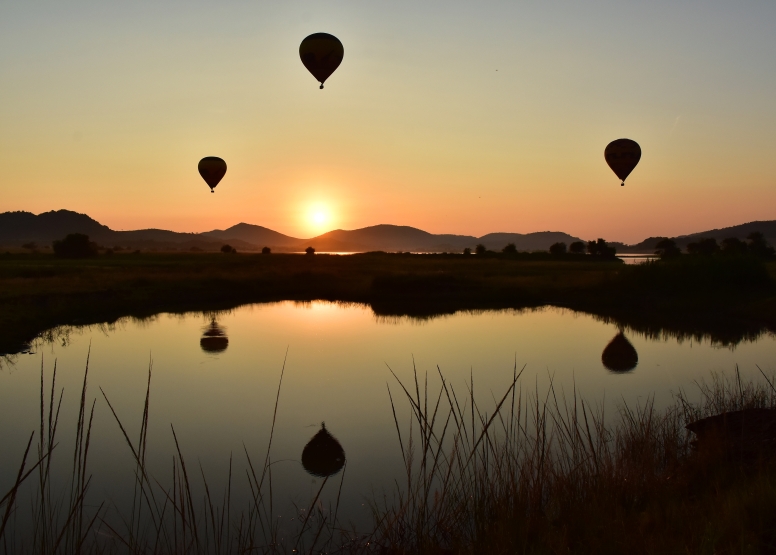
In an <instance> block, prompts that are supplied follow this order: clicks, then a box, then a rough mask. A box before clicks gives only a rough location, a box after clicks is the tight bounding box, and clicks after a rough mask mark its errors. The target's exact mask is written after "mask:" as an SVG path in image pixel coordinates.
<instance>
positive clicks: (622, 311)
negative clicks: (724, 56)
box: [0, 253, 776, 354]
mask: <svg viewBox="0 0 776 555" xmlns="http://www.w3.org/2000/svg"><path fill="white" fill-rule="evenodd" d="M682 258H683V259H682V260H679V261H673V262H667V263H666V262H656V263H650V264H647V265H635V266H628V265H625V264H622V263H621V262H620V261H617V260H612V259H597V258H595V257H591V256H585V255H577V256H573V255H568V256H562V257H557V256H556V257H553V256H550V255H548V254H546V253H533V254H528V253H520V254H518V255H513V256H510V257H506V256H502V255H494V256H486V257H478V256H474V255H472V256H465V255H459V254H447V255H445V254H441V255H440V254H435V255H409V254H387V253H366V254H359V255H351V256H334V255H320V254H316V255H313V256H305V255H288V254H272V255H268V256H267V255H253V254H251V255H243V254H237V255H221V254H218V255H215V254H154V253H151V254H121V255H113V256H99V257H95V258H91V259H82V260H62V259H56V258H54V257H53V256H49V255H11V256H7V255H6V256H5V257H0V305H1V306H2V311H0V353H5V354H13V353H18V352H20V351H23V350H24V349H25V346H26V345H27V344H28V343H29V342H30V341H32V340H33V339H34V338H36V337H38V336H39V335H40V334H42V333H44V332H45V331H46V330H49V329H52V328H56V327H57V326H63V325H90V324H99V323H111V322H115V321H116V320H118V319H119V318H122V317H126V316H129V317H137V318H145V317H150V316H153V315H155V314H159V313H162V312H171V313H183V312H199V311H216V310H227V309H231V308H235V307H237V306H240V305H244V304H251V303H262V302H277V301H284V300H289V301H314V300H326V301H332V302H343V303H360V304H365V305H369V306H370V307H371V308H372V310H373V311H374V312H375V314H376V315H378V316H399V317H403V316H406V317H411V318H421V319H427V318H433V317H435V316H439V315H444V314H453V313H456V312H459V311H479V310H500V309H532V308H538V307H541V306H555V307H561V308H567V309H570V310H574V311H580V312H586V313H589V314H592V315H593V316H595V317H597V318H601V319H604V320H606V321H610V322H613V323H615V324H617V325H619V326H623V327H629V328H632V329H635V330H637V331H639V332H642V333H645V334H647V335H650V336H658V335H663V334H668V335H675V336H677V337H695V338H703V337H705V338H709V339H711V340H712V341H715V342H718V343H721V344H723V345H735V344H736V343H738V342H740V341H744V340H751V339H754V338H756V337H757V336H759V335H760V334H762V333H769V332H771V333H773V332H776V286H775V285H774V278H773V276H774V275H776V264H774V263H764V262H762V261H760V260H757V259H753V258H749V257H734V258H729V257H728V258H726V257H682Z"/></svg>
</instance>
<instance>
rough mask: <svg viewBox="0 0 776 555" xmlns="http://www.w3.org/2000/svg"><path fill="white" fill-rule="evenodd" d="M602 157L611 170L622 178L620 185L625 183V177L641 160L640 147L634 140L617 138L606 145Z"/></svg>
mask: <svg viewBox="0 0 776 555" xmlns="http://www.w3.org/2000/svg"><path fill="white" fill-rule="evenodd" d="M604 158H606V163H607V164H609V167H610V168H612V171H613V172H614V173H615V174H616V175H617V177H619V178H620V180H622V185H625V178H626V177H628V176H629V175H630V172H632V171H633V168H635V167H636V164H638V163H639V160H641V147H640V146H639V143H637V142H636V141H631V140H630V139H617V140H616V141H612V142H611V143H609V144H608V145H606V150H604Z"/></svg>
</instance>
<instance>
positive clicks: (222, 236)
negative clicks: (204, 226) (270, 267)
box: [200, 223, 301, 247]
mask: <svg viewBox="0 0 776 555" xmlns="http://www.w3.org/2000/svg"><path fill="white" fill-rule="evenodd" d="M200 235H204V236H205V237H212V238H214V239H219V240H222V241H231V240H233V239H238V240H240V241H245V242H246V243H251V244H253V245H256V246H257V247H265V246H271V247H287V246H290V245H296V244H297V243H299V242H300V241H301V239H297V238H296V237H289V236H288V235H283V234H282V233H278V232H277V231H273V230H271V229H268V228H266V227H262V226H260V225H253V224H246V223H239V224H237V225H233V226H232V227H230V228H228V229H224V230H221V229H214V230H213V231H206V232H204V233H201V234H200Z"/></svg>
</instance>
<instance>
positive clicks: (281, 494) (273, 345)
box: [0, 302, 776, 525]
mask: <svg viewBox="0 0 776 555" xmlns="http://www.w3.org/2000/svg"><path fill="white" fill-rule="evenodd" d="M619 331H620V330H618V329H617V328H616V327H615V326H613V325H610V324H607V323H604V322H602V321H600V320H598V319H596V318H594V317H592V316H589V315H586V314H581V313H575V312H572V311H568V310H562V309H554V308H546V309H539V310H530V311H529V310H526V311H514V310H505V311H483V312H476V313H470V312H461V313H457V314H454V315H448V316H441V317H436V318H428V319H412V318H408V317H396V318H386V317H378V316H375V314H374V313H373V312H372V310H371V309H370V308H368V307H365V306H362V305H343V304H335V303H329V302H311V303H294V302H280V303H273V304H254V305H247V306H243V307H240V308H237V309H234V310H231V311H228V312H222V313H206V314H203V313H189V314H186V315H171V314H160V315H158V316H156V317H153V318H151V319H147V320H133V319H129V318H127V319H122V320H120V321H119V322H116V323H113V324H105V325H102V326H90V327H84V328H78V327H71V328H62V329H59V330H55V332H56V333H52V334H51V336H50V338H49V339H50V340H49V341H48V342H42V341H41V342H39V343H38V344H37V345H35V346H33V350H32V352H31V354H22V355H17V356H15V357H14V358H12V359H6V360H5V361H4V362H3V366H2V368H0V442H1V443H0V444H1V445H2V449H0V489H1V490H2V492H3V493H4V492H5V491H7V490H8V489H9V488H10V486H11V485H12V483H13V480H14V477H15V473H16V472H17V470H18V465H19V462H20V460H21V455H22V453H23V451H24V446H25V445H26V442H27V439H28V438H29V434H30V432H32V431H33V430H37V429H38V427H39V426H40V412H39V410H40V409H39V388H40V371H41V365H42V366H43V369H44V379H45V382H46V384H47V385H46V388H47V395H48V388H50V385H51V375H52V370H53V366H54V362H55V361H56V364H57V384H56V388H57V391H58V390H59V389H60V388H61V387H64V397H63V402H62V409H61V415H60V429H59V431H58V434H59V439H60V447H59V448H58V449H59V452H58V453H57V455H56V456H57V457H59V461H60V463H61V465H60V466H61V470H60V472H61V475H60V477H61V478H65V477H66V476H67V475H68V472H69V471H70V466H69V465H70V462H69V461H72V441H73V434H74V428H75V424H76V415H77V410H78V402H79V396H80V390H81V383H82V381H83V372H84V367H85V364H86V360H87V355H89V352H90V350H91V354H90V355H89V377H88V383H89V390H88V398H89V403H90V404H91V399H94V398H96V399H97V403H96V409H95V420H94V421H95V423H94V428H93V432H92V438H91V442H92V446H91V452H90V461H91V462H90V471H91V472H92V473H93V474H94V479H93V484H92V488H91V496H92V502H94V501H95V500H100V501H101V500H103V499H111V500H113V501H114V502H116V503H117V504H119V505H121V503H122V501H123V500H125V499H127V498H129V496H130V495H131V489H132V472H133V465H132V459H131V456H130V454H129V450H128V448H127V446H126V444H125V442H124V439H123V437H122V436H121V433H120V432H119V430H118V426H117V424H116V422H115V421H114V419H113V416H112V415H111V413H110V411H109V409H108V407H107V404H106V403H105V401H104V399H103V398H102V395H101V394H100V392H99V388H102V389H103V390H104V392H105V394H106V395H107V396H108V398H109V399H110V401H111V402H112V403H113V406H114V408H115V409H116V411H117V413H118V415H119V417H120V418H121V419H122V421H123V423H124V425H125V427H126V428H127V432H128V434H129V435H130V437H131V438H133V440H135V439H136V438H137V435H138V434H139V426H140V420H141V415H142V410H143V401H144V395H145V386H146V380H147V374H148V367H149V362H152V365H153V375H152V381H151V396H150V431H149V453H148V459H149V466H150V468H151V471H152V473H153V474H154V475H155V476H157V477H158V478H159V480H160V481H165V480H169V479H170V474H171V468H170V467H171V462H170V461H171V459H172V456H173V453H174V443H173V441H172V434H171V430H170V425H171V424H172V425H173V426H174V427H175V431H176V433H177V436H178V440H179V442H180V445H181V449H182V452H183V454H184V457H186V460H187V464H188V465H189V467H190V469H191V470H190V472H193V473H194V474H195V475H196V476H199V469H198V465H199V463H201V464H202V468H203V470H204V472H205V473H206V475H207V476H208V480H209V482H210V487H211V488H214V489H218V491H219V492H221V491H222V489H220V488H222V487H223V483H224V480H225V477H226V474H227V472H228V463H229V457H230V453H231V454H232V455H233V457H234V467H235V476H236V478H235V484H238V485H239V487H238V485H236V486H235V489H236V490H239V491H236V493H235V496H236V498H240V497H241V496H242V501H244V500H245V495H247V493H246V490H247V486H246V485H245V484H246V482H245V473H244V472H245V471H244V468H245V455H244V451H243V444H245V447H246V448H247V449H248V451H249V452H250V453H251V456H252V458H253V460H254V461H258V462H259V463H260V464H261V463H262V462H263V460H264V453H265V448H266V445H267V441H268V436H269V428H270V424H271V422H272V412H273V407H274V402H275V395H276V391H277V386H278V380H279V379H280V373H281V368H282V367H283V361H284V359H286V362H285V377H284V380H283V385H282V389H281V392H280V404H279V410H278V415H277V424H276V427H275V434H274V440H273V442H274V443H273V446H272V451H271V459H272V461H275V463H274V465H273V483H274V486H273V487H274V494H275V496H276V499H278V507H279V508H278V515H279V518H290V516H292V515H291V512H290V511H291V509H290V507H291V506H292V505H291V503H297V504H298V505H299V506H304V505H305V504H306V503H309V501H310V499H311V496H312V495H314V492H315V491H317V487H318V486H319V485H320V479H319V478H314V477H312V476H310V475H308V474H307V473H306V472H305V470H304V469H303V468H302V465H301V463H300V458H301V453H302V449H303V448H304V446H305V444H306V443H307V441H308V440H309V439H310V438H311V437H312V436H313V435H314V434H315V433H316V432H317V431H318V429H319V428H320V424H321V422H324V421H325V423H326V427H327V429H328V430H329V431H330V432H331V433H332V434H333V435H334V436H335V437H336V438H337V439H338V440H339V441H340V443H341V444H342V446H343V448H344V450H345V453H346V456H347V467H346V475H345V478H344V483H343V489H342V504H341V510H343V511H345V514H346V515H348V519H349V520H352V521H353V522H355V523H357V524H361V525H365V524H366V523H368V522H369V519H368V513H367V511H366V510H365V508H364V504H365V503H366V500H368V499H371V498H372V495H373V493H372V492H376V493H380V492H381V491H382V490H383V488H386V489H388V490H390V489H391V488H392V487H393V485H392V483H393V482H392V481H393V478H394V477H396V476H399V475H400V474H401V471H402V467H401V453H400V451H399V445H398V440H397V436H396V428H395V424H394V421H393V416H392V412H391V405H390V402H389V398H388V393H387V389H386V384H387V385H388V386H390V388H391V392H392V394H393V398H394V401H395V402H396V406H397V412H398V416H399V419H400V420H401V421H402V422H403V423H406V422H408V420H409V412H410V410H409V406H408V404H407V402H406V400H405V399H404V394H403V393H402V391H401V389H400V387H399V386H398V384H397V383H396V381H395V379H394V378H393V376H392V375H391V372H390V371H389V369H388V367H390V368H391V369H392V370H393V371H394V372H395V373H396V374H397V375H398V376H399V378H400V379H401V380H402V381H403V382H404V383H405V384H407V385H408V386H409V385H410V384H412V389H413V391H414V378H413V365H414V366H415V367H416V368H417V371H418V374H419V376H420V379H421V380H425V376H426V374H428V380H429V384H430V389H431V390H432V391H437V388H438V385H439V383H440V380H439V375H438V371H437V367H438V368H439V369H440V371H441V372H442V374H443V375H444V376H445V379H446V380H447V381H448V382H449V383H450V384H451V385H452V386H453V387H454V388H455V389H456V391H457V392H459V394H460V395H461V397H462V398H468V391H467V387H468V384H469V383H470V378H471V379H473V383H474V388H475V398H476V400H477V403H478V405H479V406H480V407H481V409H482V410H485V411H490V410H492V408H493V406H494V404H495V403H494V397H495V398H500V396H501V395H502V394H503V393H504V392H505V391H506V389H507V387H508V386H509V384H510V383H511V380H512V375H513V371H514V368H515V366H516V367H517V369H518V370H520V369H521V368H523V367H524V366H525V371H524V374H523V377H522V378H521V380H520V383H521V384H522V387H523V390H524V391H526V390H527V391H534V390H536V389H537V388H538V391H539V393H540V394H542V395H543V394H544V393H546V391H547V386H548V384H549V381H550V379H552V380H554V384H555V387H556V391H557V392H558V393H559V394H560V392H561V391H562V392H565V395H566V396H567V397H568V398H570V397H571V396H572V395H573V393H572V392H573V390H574V388H575V387H576V390H577V393H578V394H579V395H581V396H582V397H584V398H585V399H586V400H588V401H590V402H591V403H594V404H595V403H599V404H600V405H601V406H606V407H609V408H608V409H607V410H611V409H614V407H615V406H616V404H617V403H623V402H627V403H629V404H635V403H644V402H645V401H646V400H647V398H648V397H650V396H652V395H654V397H655V401H656V404H657V405H658V406H660V407H662V406H666V405H667V404H670V403H672V402H673V401H672V393H676V392H678V391H679V390H680V389H684V390H686V391H687V392H688V393H689V394H690V396H691V397H692V396H693V395H694V394H695V389H694V387H695V386H694V385H693V382H694V381H695V380H702V379H706V380H708V379H709V378H710V376H711V373H712V372H725V373H727V374H732V373H733V372H734V371H735V366H736V365H738V366H739V367H740V370H741V375H742V378H743V379H749V378H751V379H758V378H759V377H760V372H759V371H758V369H757V367H756V365H759V366H760V368H762V370H763V371H765V372H766V373H768V374H771V373H773V372H774V371H776V338H775V337H774V336H773V335H771V334H764V335H761V336H759V337H758V338H756V339H754V340H751V341H745V342H741V343H739V344H737V345H734V346H722V345H715V344H712V343H711V342H710V341H709V340H708V339H704V338H697V337H696V338H694V339H683V340H678V339H676V338H675V337H672V336H670V335H665V336H663V337H660V338H658V339H655V338H647V337H644V336H643V335H640V334H639V333H636V332H634V331H631V330H628V329H624V330H623V331H624V337H625V338H626V339H627V341H628V342H629V343H630V345H632V347H633V349H635V352H636V353H637V357H638V363H637V365H636V367H635V368H633V369H632V370H629V371H624V372H615V371H612V370H609V369H607V368H606V367H605V366H604V364H603V362H602V352H603V351H604V349H605V348H606V347H607V345H608V344H609V343H610V342H611V341H612V339H613V338H614V337H615V336H617V334H618V332H619ZM47 402H48V401H47ZM429 402H432V401H429ZM612 413H613V410H612ZM402 431H403V432H404V431H405V430H402ZM341 476H342V473H341V472H340V474H338V475H336V476H334V477H333V478H332V481H333V483H334V484H335V485H334V486H331V487H329V486H328V485H327V488H328V490H327V492H325V494H324V498H325V500H326V502H328V500H331V498H332V496H336V490H337V487H339V483H340V482H339V480H340V478H341ZM327 494H328V495H327ZM22 501H24V499H22ZM24 502H25V503H26V501H24ZM26 506H27V505H23V507H26ZM284 515H285V516H284Z"/></svg>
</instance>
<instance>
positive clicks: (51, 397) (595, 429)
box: [0, 360, 776, 554]
mask: <svg viewBox="0 0 776 555" xmlns="http://www.w3.org/2000/svg"><path fill="white" fill-rule="evenodd" d="M88 368H89V366H88V360H87V365H86V370H85V372H84V380H83V385H82V389H81V394H80V404H79V411H78V417H77V423H76V427H75V432H76V433H75V440H74V445H73V446H72V449H73V450H72V461H71V462H70V460H69V454H68V453H67V452H66V449H65V448H64V447H63V446H60V444H59V442H58V439H57V431H58V426H59V414H60V407H61V405H62V398H63V393H62V391H61V390H60V391H59V393H58V394H57V393H56V365H55V367H54V372H53V374H52V376H51V382H50V384H51V385H50V391H49V392H48V394H47V393H46V390H47V387H46V383H45V381H44V375H43V369H41V395H40V429H39V430H37V431H36V432H34V433H33V434H32V435H31V436H30V439H29V442H28V443H27V446H26V449H25V451H24V454H23V456H22V462H21V464H20V466H19V470H18V473H17V477H16V479H15V481H14V484H13V486H12V487H11V489H10V490H9V491H8V492H7V493H6V494H5V495H4V496H3V497H2V499H1V500H0V514H1V515H3V516H2V523H1V524H0V551H2V552H3V553H9V554H10V553H30V554H54V553H62V554H75V553H127V554H141V553H142V554H178V553H197V554H200V553H201V554H226V553H260V554H265V553H266V554H274V553H309V554H312V553H385V554H415V553H417V554H443V553H444V554H452V553H561V552H564V553H624V552H627V553H670V552H676V553H733V552H736V553H769V552H773V550H774V549H776V534H775V533H774V531H775V530H776V469H774V462H773V459H769V458H767V457H766V456H765V455H763V456H762V457H760V458H758V459H757V460H756V461H754V463H753V464H748V465H745V466H742V465H740V464H736V463H735V462H731V461H730V460H724V459H711V458H709V457H708V456H705V455H704V454H703V453H701V452H699V451H696V450H694V449H693V448H692V445H691V437H690V434H689V432H687V430H686V429H685V425H686V424H687V423H688V422H690V421H693V420H695V419H698V418H700V417H704V416H709V415H714V414H719V413H721V412H726V411H735V410H741V409H745V408H776V388H775V387H774V379H773V377H768V376H766V375H765V374H763V381H762V382H757V383H754V382H749V383H742V381H741V379H740V375H739V374H738V372H737V371H736V373H735V375H734V376H733V377H726V376H724V375H713V376H712V377H711V379H710V381H709V382H699V383H697V384H696V385H697V390H698V391H697V394H696V395H694V396H693V395H691V394H688V393H686V392H678V394H677V397H676V402H675V403H674V404H673V405H671V406H669V407H668V408H666V409H664V410H657V409H656V408H655V403H654V399H653V398H649V399H647V400H646V401H645V402H643V403H641V404H638V405H635V406H631V405H628V404H625V403H622V404H620V406H619V408H618V409H617V411H616V413H615V414H607V413H606V410H605V407H606V406H607V405H605V404H591V403H589V402H588V401H586V400H584V399H582V398H580V396H579V395H578V394H577V392H576V388H574V390H572V391H571V392H568V395H567V394H566V393H565V392H563V391H562V390H560V391H559V390H558V389H557V388H556V387H555V385H554V384H553V383H552V381H551V382H550V385H549V386H548V388H547V390H546V391H539V389H538V387H537V386H534V387H533V388H532V389H530V390H529V389H524V387H523V386H524V383H523V381H521V375H522V370H520V371H518V369H517V367H515V369H514V373H513V376H512V380H511V382H510V384H509V385H508V387H507V388H506V391H505V392H503V393H502V394H501V395H500V396H499V397H495V396H492V395H491V397H492V404H490V403H489V404H488V407H487V410H486V408H485V407H483V406H482V405H481V404H479V403H478V402H477V401H476V399H480V398H482V396H481V395H480V393H479V392H477V394H476V395H475V383H474V380H473V379H470V381H469V383H468V384H466V387H465V388H464V391H463V392H461V391H456V389H455V388H454V387H453V385H452V384H450V383H449V382H448V381H446V379H445V378H444V376H443V374H442V372H441V371H438V376H436V377H435V380H436V379H438V383H440V385H439V387H438V388H433V387H430V386H429V381H428V376H427V375H424V376H420V375H419V374H418V373H417V372H414V373H413V378H412V382H411V383H403V382H402V381H400V380H399V379H398V378H396V382H395V385H394V386H393V387H391V386H389V387H388V400H389V402H390V405H389V406H390V410H392V413H393V416H394V422H395V427H396V433H397V449H399V450H400V452H401V456H402V460H403V462H404V472H403V473H402V478H401V479H400V480H397V481H396V483H395V487H394V488H393V489H389V490H387V491H384V492H383V493H382V494H379V495H374V496H373V499H372V501H371V509H372V514H373V519H374V525H373V526H372V527H371V529H369V530H366V531H365V532H364V531H362V532H359V531H357V530H354V529H352V528H348V527H346V526H344V525H343V523H342V520H343V519H342V517H341V515H340V514H339V504H340V498H341V493H342V486H343V483H344V480H345V477H346V474H347V465H346V466H345V468H344V469H343V471H342V472H341V474H339V475H335V476H333V477H329V478H327V479H324V480H323V481H322V483H321V484H320V486H319V487H318V489H317V490H316V491H315V492H314V495H311V498H310V502H309V504H305V505H304V506H301V507H296V518H295V519H294V522H295V524H294V526H293V528H289V527H288V526H285V527H283V526H281V525H280V524H279V522H278V520H277V518H275V517H274V516H273V515H274V514H275V508H276V507H277V506H278V503H282V502H283V500H282V499H279V497H280V498H282V497H283V494H282V493H279V492H277V491H276V490H274V491H273V480H272V468H273V460H272V457H271V449H272V440H273V436H274V430H275V424H276V418H277V408H278V406H279V403H280V402H281V389H282V381H283V374H284V369H283V370H281V373H280V379H279V383H278V390H277V396H276V399H275V410H274V413H273V419H272V422H271V424H270V435H269V440H268V444H267V447H266V452H265V453H264V455H263V457H262V458H261V459H256V458H254V457H253V456H251V454H250V453H249V452H248V449H247V448H245V449H244V453H243V454H241V456H240V459H242V456H243V455H244V464H239V463H238V464H235V462H234V458H233V457H232V456H230V457H229V466H228V476H227V477H226V480H225V481H224V483H225V484H226V485H225V487H224V488H223V490H222V491H215V490H214V489H213V488H212V487H211V486H210V483H211V482H210V481H209V479H208V477H207V476H206V475H205V472H204V470H203V469H202V467H201V466H199V467H198V468H197V466H196V465H192V464H190V461H187V459H186V458H185V456H184V451H185V448H184V446H182V445H181V444H180V443H179V441H178V437H177V435H176V433H175V429H174V427H172V426H171V430H170V437H171V440H172V443H173V444H174V448H175V451H174V456H173V458H172V464H171V478H170V479H163V478H162V477H160V476H154V475H152V474H151V472H150V470H149V468H148V464H147V449H148V429H149V412H150V411H149V407H150V406H151V382H152V366H151V365H149V372H148V381H147V387H146V393H145V400H144V405H143V412H142V418H141V422H140V428H139V433H137V434H135V436H134V437H133V436H132V435H131V434H130V433H129V432H128V430H129V429H130V428H131V427H128V426H127V425H126V424H125V422H123V421H122V419H121V418H120V415H119V414H118V413H117V411H116V410H115V409H114V406H113V405H112V404H111V402H110V399H109V397H108V395H107V394H106V393H105V392H103V391H102V390H101V391H100V398H101V399H100V402H102V401H104V402H105V404H106V406H108V407H109V408H110V411H111V414H112V417H113V419H114V420H115V423H116V427H117V430H118V433H120V434H121V437H123V439H124V443H125V444H126V453H127V456H128V457H131V462H132V466H133V469H134V470H133V480H134V495H133V496H132V500H131V503H129V505H128V506H122V507H118V506H114V505H113V504H112V503H110V502H108V501H102V500H98V503H95V502H94V499H92V498H91V497H90V491H89V486H90V483H91V473H90V470H89V465H88V460H89V450H90V440H91V430H92V424H93V416H94V409H95V405H96V403H97V402H98V399H97V398H94V399H91V402H90V398H89V393H88V387H87V385H88V380H87V378H88ZM284 368H285V363H284ZM394 377H395V374H394ZM693 397H697V398H698V399H699V400H698V401H697V402H693V401H692V398H693ZM406 409H409V413H410V414H411V418H410V419H409V421H407V420H406V419H405V418H403V417H402V416H401V415H403V414H406V412H407V411H406ZM36 433H37V435H38V437H37V439H36V438H35V434H36ZM33 446H35V449H33ZM54 464H59V465H70V464H72V471H71V472H69V474H68V475H69V483H68V484H66V485H65V486H64V487H62V486H61V484H60V485H56V484H55V480H54V474H55V472H54V469H53V468H52V465H54ZM240 466H244V468H243V469H242V470H236V468H238V467H240ZM57 474H58V473H57ZM23 486H26V487H27V489H26V490H24V491H27V492H28V493H30V495H31V496H32V503H31V511H30V513H29V514H30V519H28V520H29V525H28V524H25V522H27V520H25V519H26V516H25V515H24V514H22V513H21V512H20V511H21V501H20V494H21V493H22V491H23ZM237 489H241V490H242V491H246V490H247V491H248V492H249V496H248V502H247V504H245V503H236V502H235V501H234V497H235V496H234V495H233V494H234V493H235V492H236V490H237ZM324 490H326V491H327V492H328V493H329V494H330V495H329V496H330V497H331V494H332V493H333V492H335V491H336V501H335V502H334V505H333V506H331V505H330V506H328V507H324V506H323V504H322V503H321V499H322V492H323V491H324ZM87 499H88V501H87Z"/></svg>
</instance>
